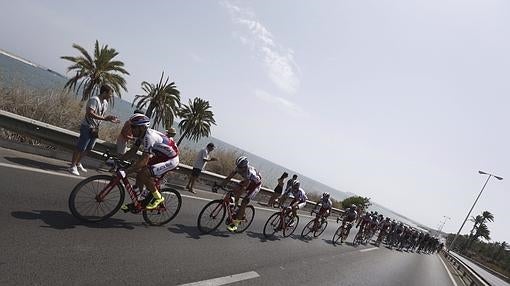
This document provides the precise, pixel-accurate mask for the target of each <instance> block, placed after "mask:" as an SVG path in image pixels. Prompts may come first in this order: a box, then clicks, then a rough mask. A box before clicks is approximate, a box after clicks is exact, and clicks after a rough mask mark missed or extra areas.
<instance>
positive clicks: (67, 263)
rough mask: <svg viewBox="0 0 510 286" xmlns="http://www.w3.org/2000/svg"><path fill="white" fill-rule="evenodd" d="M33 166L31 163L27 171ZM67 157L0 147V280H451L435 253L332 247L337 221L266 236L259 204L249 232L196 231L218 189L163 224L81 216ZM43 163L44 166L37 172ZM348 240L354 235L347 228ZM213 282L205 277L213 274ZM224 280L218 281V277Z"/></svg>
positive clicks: (191, 200) (186, 203)
mask: <svg viewBox="0 0 510 286" xmlns="http://www.w3.org/2000/svg"><path fill="white" fill-rule="evenodd" d="M26 167H30V168H34V167H35V168H36V169H37V171H36V170H32V169H26ZM64 169H65V163H63V162H60V161H57V160H51V159H46V158H40V157H37V156H32V155H26V154H22V153H17V152H14V151H9V150H5V149H1V148H0V181H1V185H2V188H1V191H0V195H1V196H0V198H1V199H0V226H1V231H0V285H136V284H141V283H144V284H147V285H180V284H186V283H194V282H199V281H208V282H209V284H207V283H204V282H202V284H194V285H223V284H224V283H226V282H229V281H237V282H235V284H233V285H264V284H265V285H392V286H394V285H423V286H425V285H427V286H428V285H453V283H452V280H451V278H450V276H449V274H448V272H447V271H446V269H445V266H444V265H443V263H442V262H441V261H440V258H439V256H438V255H424V254H416V253H406V252H399V251H395V250H393V251H392V250H389V249H386V248H384V247H381V248H375V247H374V246H372V245H367V246H360V247H352V246H351V245H349V244H348V243H347V244H344V245H342V246H333V245H332V244H331V241H330V240H331V238H332V236H333V233H334V231H335V230H336V228H337V226H338V225H337V224H336V223H334V222H330V226H328V228H327V229H326V231H325V232H324V234H323V235H322V236H321V237H319V238H317V239H314V240H312V241H303V240H301V239H300V236H299V234H300V232H301V230H302V227H303V226H304V224H305V223H306V222H307V221H308V220H309V218H308V217H301V222H300V225H299V227H298V229H297V231H296V235H293V236H291V237H289V238H284V239H277V240H266V239H265V238H264V236H263V234H262V229H263V226H264V223H265V221H266V219H267V218H268V217H269V215H270V214H271V212H272V210H265V209H262V208H258V209H257V210H256V217H255V220H254V222H253V224H252V226H251V227H250V228H249V229H248V231H247V232H246V233H242V234H230V233H228V232H227V231H226V230H225V226H221V227H220V231H218V232H216V233H214V234H212V235H199V232H198V230H197V228H196V220H197V216H198V213H199V211H200V209H201V208H202V207H203V206H204V205H205V204H206V203H207V201H208V200H210V199H211V198H213V197H215V196H216V195H215V194H212V193H206V192H200V193H199V196H200V197H205V198H199V197H196V196H188V194H187V193H186V194H185V193H183V195H185V196H184V197H183V206H182V209H181V211H180V213H179V215H178V216H177V218H176V219H175V220H173V221H171V222H170V223H169V224H167V225H165V226H162V227H151V226H147V225H146V224H145V223H143V219H142V217H141V216H139V215H133V214H123V213H118V214H116V215H115V216H114V217H112V218H111V219H109V220H107V221H105V222H103V223H98V224H81V223H80V222H79V221H77V220H76V219H75V218H74V217H72V215H71V214H70V212H69V210H68V207H67V200H68V196H69V193H70V191H71V189H72V188H73V186H74V185H76V184H77V183H78V182H79V180H80V178H73V177H72V176H68V175H66V174H65V173H64V172H63V170H64ZM41 170H47V171H45V172H46V173H41ZM348 241H352V236H351V237H350V239H348ZM215 278H217V279H216V280H210V279H215ZM222 283H223V284H222Z"/></svg>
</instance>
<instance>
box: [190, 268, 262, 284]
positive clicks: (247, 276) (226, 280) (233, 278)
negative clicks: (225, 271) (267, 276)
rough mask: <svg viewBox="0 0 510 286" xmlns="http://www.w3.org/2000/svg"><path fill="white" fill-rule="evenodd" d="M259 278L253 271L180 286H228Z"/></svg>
mask: <svg viewBox="0 0 510 286" xmlns="http://www.w3.org/2000/svg"><path fill="white" fill-rule="evenodd" d="M257 277H260V275H259V274H258V273H257V272H255V271H250V272H245V273H240V274H235V275H229V276H225V277H219V278H213V279H209V280H202V281H198V282H193V283H188V284H181V286H217V285H225V284H230V283H234V282H239V281H243V280H248V279H253V278H257Z"/></svg>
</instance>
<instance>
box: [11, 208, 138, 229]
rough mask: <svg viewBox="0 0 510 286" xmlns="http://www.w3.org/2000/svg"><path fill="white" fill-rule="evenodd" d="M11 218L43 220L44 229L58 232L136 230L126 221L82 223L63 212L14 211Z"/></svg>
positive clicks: (108, 220) (112, 219) (111, 219)
mask: <svg viewBox="0 0 510 286" xmlns="http://www.w3.org/2000/svg"><path fill="white" fill-rule="evenodd" d="M11 216H13V217H15V218H17V219H24V220H41V221H42V222H44V223H45V224H46V225H41V227H44V228H53V229H56V230H64V229H71V228H75V227H76V226H86V227H90V228H124V229H134V228H135V227H134V225H133V224H131V223H126V222H125V221H124V220H121V219H115V218H109V219H107V220H106V221H103V222H97V223H82V222H80V221H79V220H77V219H76V218H75V217H73V216H72V215H71V214H69V213H67V212H63V211H50V210H32V211H31V212H27V211H14V212H11Z"/></svg>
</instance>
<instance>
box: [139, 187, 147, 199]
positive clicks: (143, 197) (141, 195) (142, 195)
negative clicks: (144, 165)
mask: <svg viewBox="0 0 510 286" xmlns="http://www.w3.org/2000/svg"><path fill="white" fill-rule="evenodd" d="M148 194H149V190H147V188H145V187H143V190H141V191H139V194H138V200H139V201H143V200H144V199H145V197H147V195H148Z"/></svg>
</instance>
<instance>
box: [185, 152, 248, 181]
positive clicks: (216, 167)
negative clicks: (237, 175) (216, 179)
mask: <svg viewBox="0 0 510 286" xmlns="http://www.w3.org/2000/svg"><path fill="white" fill-rule="evenodd" d="M179 150H180V152H181V154H180V155H179V161H180V162H181V163H183V164H186V165H190V166H193V163H195V158H196V156H197V153H198V151H199V150H194V149H191V148H189V147H180V148H179ZM238 156H239V153H238V152H236V151H233V150H225V149H221V148H218V149H215V150H214V151H213V152H212V153H211V157H214V158H216V159H218V161H214V162H209V163H207V165H206V166H205V170H206V171H209V172H213V173H216V174H220V175H224V176H227V175H228V174H229V173H230V172H231V171H232V170H233V169H234V161H235V159H236V158H237V157H238Z"/></svg>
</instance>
